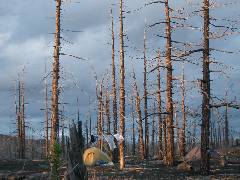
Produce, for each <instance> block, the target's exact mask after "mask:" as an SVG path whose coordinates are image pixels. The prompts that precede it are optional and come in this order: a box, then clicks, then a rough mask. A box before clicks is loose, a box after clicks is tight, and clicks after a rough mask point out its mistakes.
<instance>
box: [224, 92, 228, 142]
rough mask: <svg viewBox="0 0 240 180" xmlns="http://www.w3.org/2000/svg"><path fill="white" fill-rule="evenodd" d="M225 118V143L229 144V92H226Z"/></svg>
mask: <svg viewBox="0 0 240 180" xmlns="http://www.w3.org/2000/svg"><path fill="white" fill-rule="evenodd" d="M225 103H226V106H225V119H224V125H225V127H224V135H225V136H224V145H225V146H228V145H229V125H228V103H227V92H226V94H225Z"/></svg>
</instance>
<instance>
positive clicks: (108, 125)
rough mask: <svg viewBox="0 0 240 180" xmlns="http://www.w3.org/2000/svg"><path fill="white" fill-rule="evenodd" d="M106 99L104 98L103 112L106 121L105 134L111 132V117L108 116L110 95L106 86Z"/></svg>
mask: <svg viewBox="0 0 240 180" xmlns="http://www.w3.org/2000/svg"><path fill="white" fill-rule="evenodd" d="M105 96H106V99H105V101H106V102H105V114H106V123H107V134H111V118H110V96H109V92H108V86H107V88H106V94H105Z"/></svg>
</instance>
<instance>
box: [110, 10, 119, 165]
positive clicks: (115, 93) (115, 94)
mask: <svg viewBox="0 0 240 180" xmlns="http://www.w3.org/2000/svg"><path fill="white" fill-rule="evenodd" d="M111 18H112V96H113V105H112V110H113V134H117V129H118V128H117V127H118V120H117V89H116V67H115V35H114V19H113V10H112V9H111ZM114 143H115V144H116V145H117V144H118V142H117V140H116V139H115V138H114ZM118 151H119V150H118V147H117V148H115V149H114V151H113V162H114V163H117V162H118V159H119V157H118V156H119V152H118Z"/></svg>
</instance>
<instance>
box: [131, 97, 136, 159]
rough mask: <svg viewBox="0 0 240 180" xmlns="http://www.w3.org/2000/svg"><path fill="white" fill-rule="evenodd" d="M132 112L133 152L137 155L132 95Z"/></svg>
mask: <svg viewBox="0 0 240 180" xmlns="http://www.w3.org/2000/svg"><path fill="white" fill-rule="evenodd" d="M131 114H132V154H133V155H134V156H135V154H136V153H135V149H136V138H135V116H134V101H133V96H132V97H131Z"/></svg>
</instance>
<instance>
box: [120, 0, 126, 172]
mask: <svg viewBox="0 0 240 180" xmlns="http://www.w3.org/2000/svg"><path fill="white" fill-rule="evenodd" d="M119 20H120V32H119V42H120V49H119V52H120V106H119V111H120V135H121V136H122V137H125V136H124V133H125V83H124V81H125V67H124V48H123V47H124V44H123V0H120V18H119ZM119 160H120V169H121V170H122V169H123V168H124V167H125V160H124V141H120V143H119Z"/></svg>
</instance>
